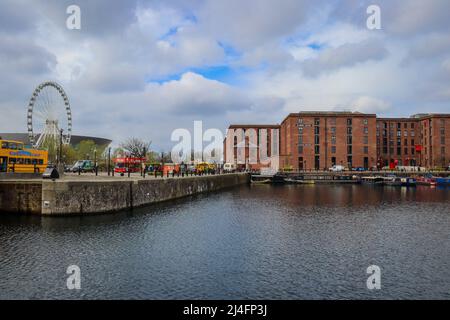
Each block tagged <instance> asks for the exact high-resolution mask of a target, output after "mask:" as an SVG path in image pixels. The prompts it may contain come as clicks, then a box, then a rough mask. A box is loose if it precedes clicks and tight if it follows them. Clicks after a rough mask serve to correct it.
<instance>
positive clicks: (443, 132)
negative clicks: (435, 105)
mask: <svg viewBox="0 0 450 320" xmlns="http://www.w3.org/2000/svg"><path fill="white" fill-rule="evenodd" d="M441 135H445V128H444V127H442V128H441Z"/></svg>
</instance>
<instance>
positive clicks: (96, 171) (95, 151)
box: [94, 148, 98, 175]
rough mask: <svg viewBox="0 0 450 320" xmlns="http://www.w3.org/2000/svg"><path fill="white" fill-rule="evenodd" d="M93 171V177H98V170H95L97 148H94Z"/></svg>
mask: <svg viewBox="0 0 450 320" xmlns="http://www.w3.org/2000/svg"><path fill="white" fill-rule="evenodd" d="M94 170H95V175H98V170H97V148H94Z"/></svg>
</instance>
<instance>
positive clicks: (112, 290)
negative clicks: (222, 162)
mask: <svg viewBox="0 0 450 320" xmlns="http://www.w3.org/2000/svg"><path fill="white" fill-rule="evenodd" d="M449 195H450V189H442V188H435V189H430V188H427V187H421V186H418V187H416V188H394V187H378V186H365V185H342V186H327V185H289V186H270V185H257V186H243V187H240V188H236V189H228V190H225V191H223V192H218V193H211V194H208V195H199V196H195V197H190V198H185V199H180V200H177V201H173V202H171V203H162V204H157V205H153V206H149V207H146V208H140V209H136V210H133V211H129V212H122V213H117V214H112V215H111V214H107V215H98V216H82V217H64V218H61V217H59V218H53V217H52V218H49V217H42V218H41V217H33V216H17V215H10V214H8V215H5V214H2V215H1V218H0V243H1V245H0V275H1V277H0V298H66V299H72V298H119V299H129V298H136V299H141V298H150V299H152V298H153V299H167V298H169V299H170V298H194V299H196V298H208V299H224V298H226V299H243V298H252V299H261V298H267V299H280V298H284V299H299V298H313V299H316V298H317V299H323V298H388V299H389V298H450V236H449V233H448V230H449V229H450V203H449V199H450V198H449ZM70 264H77V265H79V266H80V268H81V270H82V277H83V278H82V279H83V280H82V290H81V291H78V292H74V291H69V290H67V289H66V288H65V280H66V276H67V275H66V274H65V271H66V268H67V266H68V265H70ZM370 264H377V265H380V267H381V268H382V274H383V280H382V281H383V287H382V290H380V291H376V292H374V291H368V290H367V288H366V287H365V281H366V277H367V275H366V273H365V270H366V268H367V266H369V265H370ZM411 279H414V281H411Z"/></svg>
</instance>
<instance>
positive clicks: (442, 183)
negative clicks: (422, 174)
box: [435, 178, 450, 186]
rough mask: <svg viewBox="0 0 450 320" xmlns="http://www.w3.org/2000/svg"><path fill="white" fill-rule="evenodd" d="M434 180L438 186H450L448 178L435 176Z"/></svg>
mask: <svg viewBox="0 0 450 320" xmlns="http://www.w3.org/2000/svg"><path fill="white" fill-rule="evenodd" d="M435 181H436V185H438V186H450V178H435Z"/></svg>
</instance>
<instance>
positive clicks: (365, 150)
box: [363, 146, 369, 154]
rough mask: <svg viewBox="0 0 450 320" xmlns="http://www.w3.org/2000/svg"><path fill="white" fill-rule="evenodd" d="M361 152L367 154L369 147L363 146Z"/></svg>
mask: <svg viewBox="0 0 450 320" xmlns="http://www.w3.org/2000/svg"><path fill="white" fill-rule="evenodd" d="M363 152H364V154H368V153H369V147H368V146H364V150H363Z"/></svg>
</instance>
